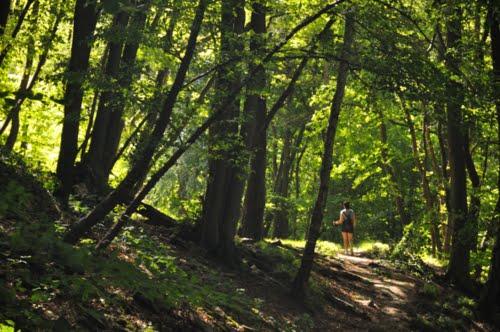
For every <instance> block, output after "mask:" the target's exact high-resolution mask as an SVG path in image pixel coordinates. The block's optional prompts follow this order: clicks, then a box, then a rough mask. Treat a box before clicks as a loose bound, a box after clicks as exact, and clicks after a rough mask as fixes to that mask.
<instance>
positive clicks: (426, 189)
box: [401, 98, 440, 256]
mask: <svg viewBox="0 0 500 332" xmlns="http://www.w3.org/2000/svg"><path fill="white" fill-rule="evenodd" d="M404 103H405V102H404V101H403V99H402V98H401V104H402V105H403V110H404V112H405V117H406V124H407V125H408V128H409V130H410V136H411V146H412V151H413V159H414V160H415V165H416V166H417V169H418V172H419V174H420V181H421V185H422V192H423V195H424V200H425V209H426V219H427V220H428V221H429V226H430V231H431V241H432V255H433V256H436V254H437V250H439V248H440V237H439V232H438V231H437V223H436V221H437V216H436V204H435V203H436V202H435V200H434V199H433V197H432V193H431V189H430V185H429V180H428V178H427V174H426V173H427V171H426V166H425V164H424V162H423V161H422V159H420V153H419V149H418V144H417V134H416V131H415V125H414V123H413V120H412V118H411V114H410V110H409V109H408V107H407V106H406V105H405V104H404ZM426 118H427V115H424V124H423V126H424V127H425V126H427V119H426ZM424 130H425V129H424ZM424 144H425V142H424ZM424 150H425V148H424Z"/></svg>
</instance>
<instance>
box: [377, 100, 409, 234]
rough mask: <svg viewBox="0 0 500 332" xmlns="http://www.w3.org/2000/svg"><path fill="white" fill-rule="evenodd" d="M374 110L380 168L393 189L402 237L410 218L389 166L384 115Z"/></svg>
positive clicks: (393, 172)
mask: <svg viewBox="0 0 500 332" xmlns="http://www.w3.org/2000/svg"><path fill="white" fill-rule="evenodd" d="M375 109H376V113H377V114H378V117H379V121H380V124H379V131H380V141H381V143H382V149H381V152H380V155H381V157H382V167H383V169H384V172H385V173H386V174H388V175H389V178H390V181H391V186H392V189H393V190H391V192H393V193H394V194H393V196H394V202H395V204H396V210H397V212H398V215H399V221H400V224H399V232H398V236H399V237H401V236H402V235H403V229H404V227H405V226H406V225H408V224H409V223H410V218H409V217H408V214H407V213H406V210H405V205H404V201H405V199H404V196H403V190H402V188H401V186H400V185H399V182H398V180H397V179H398V176H397V175H396V171H395V169H394V167H393V165H392V164H391V162H390V158H389V142H388V140H387V126H386V124H385V117H384V113H383V111H382V109H381V108H380V107H377V106H375ZM394 228H396V227H394Z"/></svg>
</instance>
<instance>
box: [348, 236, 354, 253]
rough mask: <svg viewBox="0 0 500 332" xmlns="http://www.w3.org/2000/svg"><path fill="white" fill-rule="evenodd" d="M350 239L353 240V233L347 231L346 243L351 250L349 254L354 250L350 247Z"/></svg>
mask: <svg viewBox="0 0 500 332" xmlns="http://www.w3.org/2000/svg"><path fill="white" fill-rule="evenodd" d="M352 241H353V234H352V233H347V243H348V246H349V249H350V250H351V255H354V251H353V249H352Z"/></svg>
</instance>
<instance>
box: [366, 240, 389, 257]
mask: <svg viewBox="0 0 500 332" xmlns="http://www.w3.org/2000/svg"><path fill="white" fill-rule="evenodd" d="M358 250H359V251H361V252H362V253H365V254H367V255H370V256H376V257H386V256H387V255H388V254H389V252H390V247H389V245H388V244H385V243H382V242H378V241H363V242H361V243H360V245H359V246H358Z"/></svg>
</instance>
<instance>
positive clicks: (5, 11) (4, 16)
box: [0, 0, 11, 36]
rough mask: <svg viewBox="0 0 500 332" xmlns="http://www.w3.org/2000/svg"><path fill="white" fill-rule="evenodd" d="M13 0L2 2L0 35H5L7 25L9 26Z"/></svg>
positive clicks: (0, 5) (0, 7)
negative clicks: (8, 21)
mask: <svg viewBox="0 0 500 332" xmlns="http://www.w3.org/2000/svg"><path fill="white" fill-rule="evenodd" d="M10 3H11V0H4V1H3V3H2V4H0V36H3V34H4V31H5V27H6V26H7V20H8V18H9V12H10Z"/></svg>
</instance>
